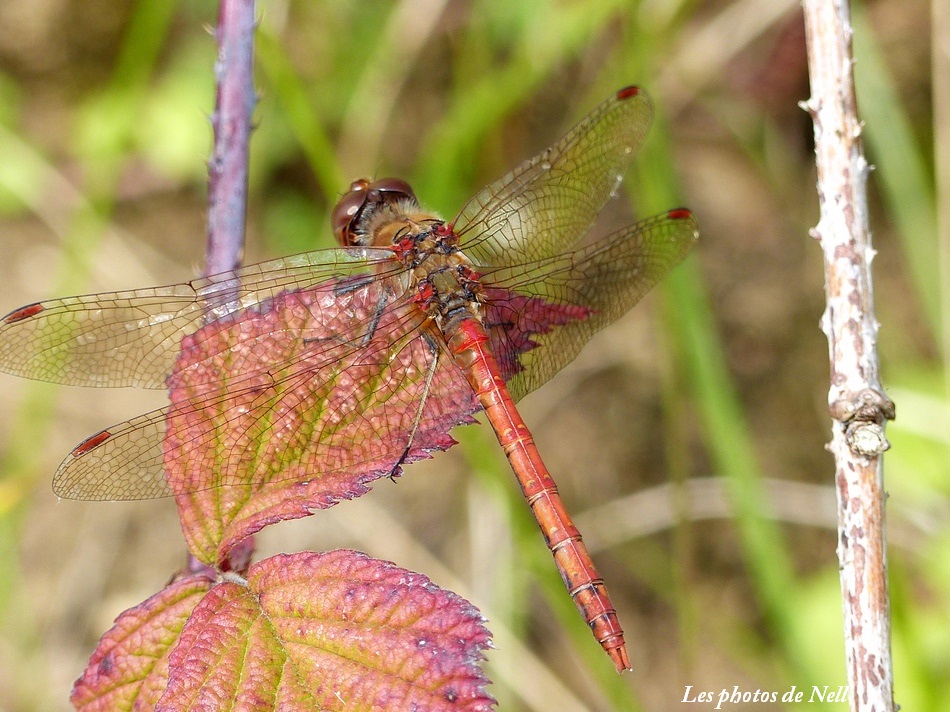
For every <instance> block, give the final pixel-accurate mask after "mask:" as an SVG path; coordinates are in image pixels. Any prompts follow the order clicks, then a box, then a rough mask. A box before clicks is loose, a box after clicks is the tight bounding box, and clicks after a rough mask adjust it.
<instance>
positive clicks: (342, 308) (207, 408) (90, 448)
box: [54, 277, 478, 506]
mask: <svg viewBox="0 0 950 712" xmlns="http://www.w3.org/2000/svg"><path fill="white" fill-rule="evenodd" d="M340 286H342V287H343V290H344V291H341V289H340ZM400 288H401V280H399V279H398V278H397V277H391V278H388V279H382V280H380V279H377V280H373V281H371V282H368V283H366V284H365V285H362V286H359V287H351V286H349V287H348V284H347V281H346V280H342V281H341V282H340V284H339V285H338V288H337V289H336V290H326V289H307V290H296V291H288V292H284V293H282V294H280V295H278V296H277V297H276V298H274V299H273V300H272V301H271V302H270V303H268V304H267V307H266V309H263V310H261V312H260V313H245V314H243V315H240V316H237V317H235V318H234V319H230V320H218V321H215V322H211V323H209V324H207V325H205V326H203V327H202V328H201V329H199V330H198V331H197V332H195V333H194V334H193V335H192V336H189V337H187V338H186V339H185V341H184V342H183V344H182V349H181V354H180V356H179V359H178V361H177V362H176V364H175V366H174V369H173V371H172V374H171V376H170V377H169V386H170V393H171V400H172V404H171V406H170V407H168V408H166V409H163V410H161V411H155V412H153V413H150V414H148V415H145V416H142V417H140V418H136V419H134V420H131V421H129V422H128V423H125V424H123V425H121V426H118V427H116V428H109V429H107V430H106V431H103V433H100V434H97V435H95V436H93V437H92V438H90V439H88V440H87V441H86V442H85V443H83V444H81V445H79V446H78V447H77V448H76V449H75V450H74V451H73V453H71V455H70V456H69V458H67V460H66V461H65V462H64V463H63V465H62V466H61V467H60V469H59V471H58V472H57V474H56V478H55V480H54V490H55V491H56V492H57V494H59V495H60V496H63V497H69V498H77V499H140V498H149V497H155V496H164V495H170V494H184V493H191V492H198V491H202V490H207V489H211V488H217V487H222V486H224V487H237V488H245V490H246V491H247V493H248V494H250V493H253V492H257V491H260V490H261V489H262V488H265V487H271V486H286V485H287V484H293V483H304V482H306V483H308V484H309V485H310V487H311V489H309V490H308V493H310V494H312V495H313V496H315V497H316V498H317V500H318V501H319V502H320V503H322V504H323V506H328V505H329V504H332V503H334V502H336V501H339V500H340V499H343V498H346V497H352V496H354V495H355V494H356V493H358V492H359V490H360V488H361V487H363V486H364V485H365V484H366V483H367V482H369V481H372V480H374V479H376V478H378V477H381V476H385V475H387V474H391V473H395V472H396V471H398V468H399V466H400V465H402V464H404V463H407V462H412V461H413V460H417V459H420V458H422V457H425V456H426V455H427V453H428V452H430V451H432V450H437V449H445V448H447V447H449V446H450V445H452V444H453V443H454V441H453V440H452V439H451V437H450V436H449V435H448V431H449V430H450V429H451V428H452V427H454V426H455V425H457V424H460V423H464V422H469V421H470V420H471V415H472V413H474V412H475V410H477V408H478V406H477V403H476V401H475V399H474V396H473V394H472V391H471V388H470V387H469V386H468V384H467V382H466V380H465V378H464V376H463V375H462V373H461V372H460V371H459V369H458V367H457V366H456V365H455V364H454V363H453V362H452V360H451V359H447V358H441V359H439V360H438V362H437V363H436V364H435V366H436V367H435V370H434V371H433V370H432V368H431V367H432V365H433V363H434V359H435V358H436V355H437V352H436V351H435V350H434V349H433V347H432V345H431V343H430V340H428V339H427V338H425V337H424V332H423V331H422V330H421V329H424V328H425V327H424V324H423V321H424V317H423V315H422V313H421V312H420V311H419V309H418V307H417V306H416V304H415V303H413V302H412V301H411V300H410V299H409V298H407V296H406V295H405V294H404V290H403V291H400ZM166 472H167V475H165V474H163V473H166ZM316 481H319V482H318V484H317V486H316V487H314V486H313V483H314V482H316ZM314 506H318V505H314Z"/></svg>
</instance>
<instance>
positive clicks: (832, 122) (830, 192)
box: [803, 0, 894, 712]
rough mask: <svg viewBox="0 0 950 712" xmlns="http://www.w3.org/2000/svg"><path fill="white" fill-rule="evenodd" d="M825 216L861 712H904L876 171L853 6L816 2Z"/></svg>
mask: <svg viewBox="0 0 950 712" xmlns="http://www.w3.org/2000/svg"><path fill="white" fill-rule="evenodd" d="M803 6H804V9H805V36H806V44H807V50H808V69H809V79H810V83H811V98H810V99H809V100H808V101H807V102H806V103H805V104H803V106H804V108H805V109H806V110H807V111H808V112H809V113H810V114H811V116H812V119H813V121H814V124H815V159H816V164H817V166H818V201H819V206H820V210H821V217H820V219H819V222H818V225H817V226H816V227H815V229H814V230H813V231H812V234H813V235H814V237H816V238H817V239H818V242H819V244H820V245H821V249H822V252H823V253H824V258H825V293H826V299H827V307H826V309H825V313H824V315H823V317H822V329H823V331H824V332H825V335H826V336H827V337H828V350H829V357H830V360H831V388H830V390H829V393H828V404H829V407H830V411H831V417H832V418H833V420H834V422H833V427H832V439H831V443H830V444H829V446H828V449H829V450H830V451H831V453H832V454H833V455H834V458H835V490H836V492H837V497H838V561H839V567H840V580H841V594H842V605H843V609H844V635H845V656H846V667H847V675H848V687H849V692H850V702H851V709H852V710H854V711H857V710H862V711H864V710H875V711H876V712H890V711H892V710H893V709H894V682H893V679H894V678H893V666H892V664H891V649H890V647H891V646H890V605H889V601H888V593H887V559H886V554H885V551H886V550H885V537H884V467H883V453H884V451H885V450H887V448H888V447H889V445H888V442H887V440H886V438H885V437H884V424H885V422H886V421H887V420H889V419H891V418H893V417H894V404H893V403H892V402H891V401H890V400H889V399H888V398H887V396H886V395H884V391H883V388H882V386H881V382H880V377H879V371H878V359H877V348H876V343H877V335H878V334H877V332H878V326H879V325H878V323H877V321H876V319H875V318H874V300H873V291H872V288H871V264H870V263H871V259H872V257H873V256H874V250H873V248H872V247H871V235H870V230H869V227H868V207H867V192H866V185H867V174H868V163H867V161H866V160H865V158H864V149H863V146H862V142H861V122H860V121H859V119H858V112H857V102H856V99H855V93H854V75H853V72H852V66H853V63H854V60H853V55H852V51H851V36H852V34H853V30H852V28H851V21H850V13H849V8H848V3H847V0H804V2H803Z"/></svg>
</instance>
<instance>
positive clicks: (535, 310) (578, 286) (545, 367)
mask: <svg viewBox="0 0 950 712" xmlns="http://www.w3.org/2000/svg"><path fill="white" fill-rule="evenodd" d="M698 235H699V231H698V225H697V223H696V220H695V218H694V217H693V216H692V214H691V213H690V212H689V211H688V210H685V209H678V210H671V211H669V212H667V213H663V214H662V215H657V216H655V217H652V218H649V219H647V220H644V221H642V222H639V223H637V224H635V225H632V226H630V227H628V228H626V229H625V230H621V231H619V232H615V233H613V234H611V235H608V236H606V237H604V238H602V239H600V240H598V241H597V242H595V243H593V244H591V245H588V246H586V247H584V248H582V249H580V250H577V251H576V252H571V253H568V254H564V255H558V256H556V257H550V258H548V259H546V260H543V261H540V262H528V263H524V264H519V265H511V266H509V267H506V268H501V269H495V270H490V271H487V272H485V273H484V274H483V279H482V281H483V283H484V284H485V285H486V287H487V288H486V296H487V299H486V304H485V310H484V311H485V313H486V322H487V326H488V327H489V331H490V334H491V337H492V347H493V350H494V352H495V355H496V359H497V360H498V361H499V363H501V364H502V367H503V369H504V370H506V374H505V378H506V380H507V382H508V389H509V391H510V392H511V394H512V396H513V397H514V398H515V399H519V398H521V397H523V396H525V395H527V394H528V393H530V392H531V391H533V390H534V389H536V388H538V387H539V386H541V385H543V384H544V383H545V382H546V381H548V380H549V379H550V378H551V377H552V376H553V375H554V374H555V373H557V372H558V371H560V370H561V369H562V368H563V367H564V366H566V365H567V364H568V363H570V362H571V361H572V360H574V358H575V357H576V356H577V354H578V352H579V351H580V350H581V348H583V346H584V345H585V344H586V343H587V342H588V341H589V340H590V338H591V337H592V336H593V335H594V333H596V332H597V331H598V330H600V329H602V328H603V327H604V326H606V325H607V324H609V323H610V322H612V321H614V320H615V319H617V318H618V317H620V316H621V315H622V314H624V313H626V312H627V311H628V310H629V309H630V308H631V307H633V305H634V304H636V303H637V302H638V301H639V300H640V299H641V298H642V297H643V295H644V294H646V293H647V292H648V291H649V290H650V289H651V288H652V287H653V286H654V285H655V284H656V283H657V282H659V281H660V280H661V279H662V278H663V276H664V275H665V274H666V273H667V272H669V270H670V269H672V268H673V267H674V266H676V265H677V264H679V263H680V262H681V261H682V260H683V259H684V257H685V256H686V254H687V253H688V252H689V250H690V248H691V247H692V245H693V242H694V241H695V240H696V238H697V237H698Z"/></svg>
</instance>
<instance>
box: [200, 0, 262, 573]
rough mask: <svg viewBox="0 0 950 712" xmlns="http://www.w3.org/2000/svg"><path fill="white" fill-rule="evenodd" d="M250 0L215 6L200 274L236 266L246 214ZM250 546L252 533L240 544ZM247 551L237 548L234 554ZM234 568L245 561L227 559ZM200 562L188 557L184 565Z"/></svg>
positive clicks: (251, 94)
mask: <svg viewBox="0 0 950 712" xmlns="http://www.w3.org/2000/svg"><path fill="white" fill-rule="evenodd" d="M254 17H255V8H254V0H221V5H220V6H219V8H218V27H217V30H216V32H215V36H216V38H217V41H218V59H217V62H215V66H214V76H215V85H216V91H215V105H214V114H213V115H212V117H211V125H212V128H213V130H214V146H213V147H212V149H211V159H210V160H209V161H208V240H207V245H206V249H205V274H217V273H219V272H226V271H228V270H232V269H235V268H237V267H238V265H239V264H240V261H241V254H242V252H243V250H244V226H245V222H246V219H247V171H248V154H249V147H250V141H251V129H252V124H251V115H252V113H253V112H254V106H255V104H256V103H257V93H256V92H255V91H254V28H255V25H256V23H255V21H254ZM243 544H244V547H245V549H246V550H250V549H253V546H254V544H253V538H251V537H249V538H248V539H247V540H246V541H245V542H244V543H243ZM245 555H248V556H249V554H248V553H247V551H245V550H242V551H241V553H240V554H239V558H240V557H243V556H245ZM227 563H228V564H229V565H230V568H231V569H233V570H238V569H241V570H243V569H244V568H246V563H247V562H246V561H244V562H243V563H241V564H238V565H231V564H236V563H237V562H227ZM201 567H202V564H201V563H200V562H198V561H197V560H196V559H195V558H194V556H193V555H191V554H189V556H188V568H189V570H198V569H200V568H201Z"/></svg>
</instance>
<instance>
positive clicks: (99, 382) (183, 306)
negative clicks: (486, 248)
mask: <svg viewBox="0 0 950 712" xmlns="http://www.w3.org/2000/svg"><path fill="white" fill-rule="evenodd" d="M398 269H400V267H399V265H398V264H397V263H395V262H394V261H393V260H392V254H391V253H390V252H388V251H385V250H376V249H366V248H352V249H331V250H317V251H314V252H307V253H304V254H300V255H294V256H292V257H285V258H282V259H277V260H272V261H269V262H262V263H259V264H255V265H251V266H248V267H244V268H242V269H238V270H234V271H232V272H225V273H222V274H217V275H212V276H210V277H207V278H202V279H196V280H193V281H191V282H186V283H183V284H176V285H171V286H166V287H154V288H148V289H135V290H130V291H123V292H111V293H104V294H92V295H85V296H79V297H69V298H65V299H53V300H50V301H46V302H39V303H37V304H30V305H28V306H25V307H21V308H20V309H16V310H14V311H12V312H10V313H9V314H7V315H6V316H5V317H3V319H2V320H0V371H5V372H7V373H11V374H13V375H16V376H22V377H25V378H33V379H37V380H41V381H51V382H53V383H63V384H68V385H76V386H100V387H101V386H138V387H142V388H164V387H165V378H166V377H167V376H168V374H169V372H170V371H171V367H172V365H173V364H174V362H175V358H176V356H177V354H178V351H179V345H180V342H181V340H182V337H183V336H185V335H187V334H190V333H193V332H194V331H196V330H197V329H198V328H199V327H200V326H201V325H202V324H203V323H204V322H205V321H207V320H209V319H225V318H228V317H229V316H233V315H235V314H239V313H241V312H242V311H244V310H247V309H250V308H254V307H260V306H261V305H263V304H264V303H265V302H267V300H269V299H272V298H274V297H275V296H276V295H278V294H279V293H280V292H282V291H284V290H287V289H303V288H312V289H318V290H319V289H324V290H326V289H337V288H338V281H337V280H338V279H340V278H350V279H354V280H358V279H360V278H361V277H365V278H366V279H369V278H371V277H372V276H373V275H384V274H389V273H394V272H395V271H397V270H398ZM320 285H322V286H320Z"/></svg>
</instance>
